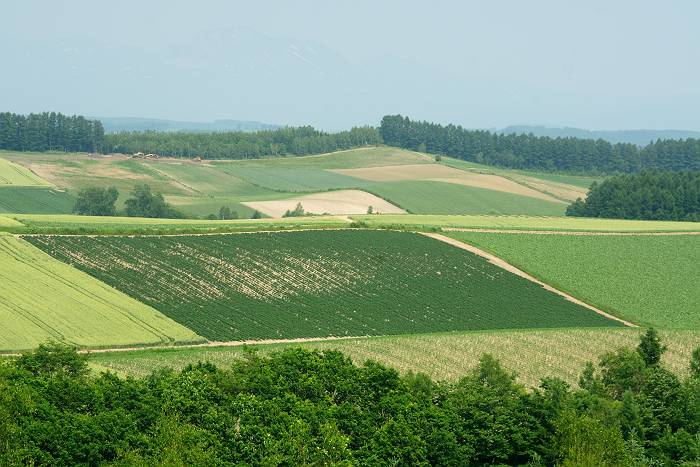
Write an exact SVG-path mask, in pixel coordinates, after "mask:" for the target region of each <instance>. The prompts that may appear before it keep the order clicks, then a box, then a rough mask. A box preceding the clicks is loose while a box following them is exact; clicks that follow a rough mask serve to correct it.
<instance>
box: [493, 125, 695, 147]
mask: <svg viewBox="0 0 700 467" xmlns="http://www.w3.org/2000/svg"><path fill="white" fill-rule="evenodd" d="M495 131H497V132H498V133H503V134H511V133H515V134H529V133H532V134H533V135H535V136H548V137H550V138H566V137H573V138H584V139H602V140H605V141H608V142H610V143H613V144H615V143H632V144H637V145H639V146H644V145H646V144H649V142H651V141H656V140H657V139H662V140H663V139H686V138H700V131H691V130H586V129H583V128H572V127H548V126H544V125H512V126H508V127H505V128H503V129H501V130H495Z"/></svg>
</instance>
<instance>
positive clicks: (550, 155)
mask: <svg viewBox="0 0 700 467" xmlns="http://www.w3.org/2000/svg"><path fill="white" fill-rule="evenodd" d="M379 132H380V134H381V136H382V138H383V140H384V143H385V144H388V145H390V146H397V147H401V148H406V149H412V150H416V151H422V152H430V153H434V154H445V155H448V156H452V157H456V158H459V159H464V160H468V161H473V162H477V163H481V164H489V165H497V166H502V167H510V168H516V169H531V170H543V171H558V172H572V173H589V174H601V173H619V172H636V171H638V170H641V169H645V168H646V169H663V170H672V171H679V170H700V140H697V139H690V138H689V139H686V140H658V141H655V142H650V143H649V144H648V145H647V146H645V147H643V148H640V147H638V146H635V145H634V144H629V143H618V144H611V143H609V142H607V141H604V140H601V139H599V140H592V139H580V138H549V137H540V136H534V135H532V134H527V135H526V134H500V133H493V132H490V131H485V130H468V129H466V128H462V127H461V126H458V125H440V124H437V123H430V122H421V121H414V120H410V119H409V118H408V117H403V116H401V115H387V116H385V117H384V118H383V119H382V123H381V126H380V128H379Z"/></svg>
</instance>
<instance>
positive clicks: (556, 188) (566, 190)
mask: <svg viewBox="0 0 700 467" xmlns="http://www.w3.org/2000/svg"><path fill="white" fill-rule="evenodd" d="M514 178H515V179H516V180H517V181H518V183H522V184H523V185H525V186H527V187H530V188H532V189H534V190H537V191H541V192H543V193H548V194H550V195H552V196H553V197H555V198H560V199H563V200H566V201H576V199H577V198H582V199H586V196H588V190H587V189H585V188H582V187H579V186H574V185H567V184H565V183H557V182H550V181H547V180H542V179H539V178H535V177H527V176H524V175H518V176H515V177H514Z"/></svg>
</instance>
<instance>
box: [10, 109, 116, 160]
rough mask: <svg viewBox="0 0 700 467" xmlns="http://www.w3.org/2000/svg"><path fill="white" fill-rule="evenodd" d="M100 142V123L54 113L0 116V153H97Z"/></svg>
mask: <svg viewBox="0 0 700 467" xmlns="http://www.w3.org/2000/svg"><path fill="white" fill-rule="evenodd" d="M103 142H104V128H103V127H102V122H100V121H99V120H88V119H86V118H85V117H82V116H79V115H73V116H67V115H63V114H61V113H56V112H43V113H39V114H29V115H18V114H14V113H10V112H0V149H8V150H11V151H86V152H94V151H97V152H100V151H102V144H103Z"/></svg>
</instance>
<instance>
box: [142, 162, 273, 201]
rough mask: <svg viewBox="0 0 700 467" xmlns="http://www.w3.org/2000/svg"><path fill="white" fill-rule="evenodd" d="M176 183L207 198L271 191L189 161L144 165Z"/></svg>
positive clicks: (262, 194) (214, 167)
mask: <svg viewBox="0 0 700 467" xmlns="http://www.w3.org/2000/svg"><path fill="white" fill-rule="evenodd" d="M142 164H145V165H146V166H148V167H152V168H153V170H157V171H158V172H159V173H161V174H163V175H165V176H166V177H168V178H170V179H171V180H172V181H173V182H174V183H177V184H179V185H182V186H184V187H186V188H187V189H190V190H192V191H194V192H197V193H198V194H201V195H206V196H265V195H268V194H270V193H271V192H270V190H267V189H265V188H262V187H259V186H256V185H253V184H251V183H249V182H247V181H245V180H243V179H241V178H239V177H235V176H233V175H230V174H228V173H226V172H225V171H224V170H222V169H221V168H220V167H218V166H210V165H204V164H201V163H194V162H189V161H183V162H180V163H178V162H168V163H165V162H148V163H142Z"/></svg>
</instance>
